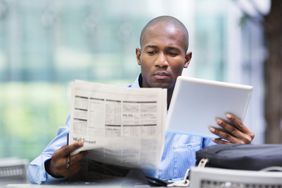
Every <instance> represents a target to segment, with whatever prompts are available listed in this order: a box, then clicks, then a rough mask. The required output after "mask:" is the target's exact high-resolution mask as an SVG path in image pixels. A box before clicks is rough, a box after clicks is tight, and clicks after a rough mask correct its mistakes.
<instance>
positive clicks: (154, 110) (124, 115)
mask: <svg viewBox="0 0 282 188" xmlns="http://www.w3.org/2000/svg"><path fill="white" fill-rule="evenodd" d="M166 94H167V92H166V89H160V88H123V87H118V86H113V85H106V84H100V83H92V82H86V81H79V80H78V81H74V82H72V83H71V127H70V132H69V144H72V143H74V142H75V141H78V140H80V139H83V140H84V145H83V147H82V148H80V149H79V150H77V151H75V153H77V152H79V151H83V150H91V152H89V153H90V157H91V158H93V159H94V160H96V161H100V162H103V163H108V164H113V165H118V166H125V167H133V168H142V169H157V167H158V165H159V162H160V159H161V154H162V149H163V145H164V131H165V118H166V109H167V100H166Z"/></svg>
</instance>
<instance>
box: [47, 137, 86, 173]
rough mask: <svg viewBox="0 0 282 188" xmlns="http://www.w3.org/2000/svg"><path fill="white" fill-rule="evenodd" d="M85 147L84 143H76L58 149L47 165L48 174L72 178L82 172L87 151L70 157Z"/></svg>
mask: <svg viewBox="0 0 282 188" xmlns="http://www.w3.org/2000/svg"><path fill="white" fill-rule="evenodd" d="M82 146H83V141H79V142H75V143H73V144H71V145H66V146H63V147H61V148H60V149H58V150H57V151H56V152H55V153H54V154H53V156H52V158H51V160H50V161H49V162H48V164H47V165H46V168H47V169H46V170H47V172H48V173H49V174H50V175H52V176H54V177H64V178H70V177H73V176H75V175H76V174H77V173H78V172H79V170H80V167H81V166H80V161H81V160H82V159H83V158H84V157H85V155H86V154H87V152H86V151H83V152H80V153H78V154H75V155H70V153H72V152H73V151H74V150H76V149H78V148H80V147H82Z"/></svg>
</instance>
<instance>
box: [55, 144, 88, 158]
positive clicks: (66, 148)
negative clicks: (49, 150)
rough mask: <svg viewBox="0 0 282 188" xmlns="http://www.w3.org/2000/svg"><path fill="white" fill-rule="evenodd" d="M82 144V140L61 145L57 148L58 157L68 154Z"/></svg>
mask: <svg viewBox="0 0 282 188" xmlns="http://www.w3.org/2000/svg"><path fill="white" fill-rule="evenodd" d="M82 146H83V141H79V142H75V143H73V144H71V145H66V146H63V147H62V148H60V149H59V150H58V154H57V155H58V157H65V156H68V155H69V154H70V153H71V152H73V151H75V150H76V149H78V148H80V147H82Z"/></svg>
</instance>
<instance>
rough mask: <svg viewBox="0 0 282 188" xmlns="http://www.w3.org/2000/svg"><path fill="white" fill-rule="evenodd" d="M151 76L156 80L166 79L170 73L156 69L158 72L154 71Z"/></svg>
mask: <svg viewBox="0 0 282 188" xmlns="http://www.w3.org/2000/svg"><path fill="white" fill-rule="evenodd" d="M153 76H154V78H155V79H157V80H166V79H168V78H169V77H170V74H169V73H168V72H166V71H158V72H155V73H154V74H153Z"/></svg>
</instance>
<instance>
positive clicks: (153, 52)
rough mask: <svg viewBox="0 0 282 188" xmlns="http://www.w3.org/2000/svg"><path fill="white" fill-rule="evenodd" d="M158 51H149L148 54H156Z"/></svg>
mask: <svg viewBox="0 0 282 188" xmlns="http://www.w3.org/2000/svg"><path fill="white" fill-rule="evenodd" d="M156 53H157V52H156V51H147V54H149V55H155V54H156Z"/></svg>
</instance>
